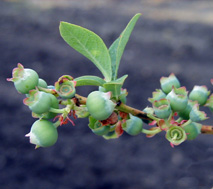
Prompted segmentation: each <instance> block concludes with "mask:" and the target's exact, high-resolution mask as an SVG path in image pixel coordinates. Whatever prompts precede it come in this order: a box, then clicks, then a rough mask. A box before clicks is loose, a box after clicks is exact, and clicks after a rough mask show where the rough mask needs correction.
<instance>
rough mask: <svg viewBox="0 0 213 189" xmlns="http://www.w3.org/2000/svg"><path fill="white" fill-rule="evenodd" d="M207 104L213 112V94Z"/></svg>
mask: <svg viewBox="0 0 213 189" xmlns="http://www.w3.org/2000/svg"><path fill="white" fill-rule="evenodd" d="M205 106H207V107H209V109H210V110H211V111H212V112H213V94H211V96H210V97H209V99H208V100H207V102H206V104H205Z"/></svg>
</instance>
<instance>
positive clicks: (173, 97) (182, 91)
mask: <svg viewBox="0 0 213 189" xmlns="http://www.w3.org/2000/svg"><path fill="white" fill-rule="evenodd" d="M166 98H167V99H168V100H169V102H170V105H171V108H172V110H173V111H175V112H178V111H182V110H184V109H185V108H186V106H187V103H188V97H187V91H186V88H185V87H180V88H178V89H177V88H175V87H173V89H172V91H171V92H170V93H169V94H168V95H167V96H166Z"/></svg>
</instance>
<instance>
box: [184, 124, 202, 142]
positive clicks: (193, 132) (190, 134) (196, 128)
mask: <svg viewBox="0 0 213 189" xmlns="http://www.w3.org/2000/svg"><path fill="white" fill-rule="evenodd" d="M201 127H202V125H201V124H199V123H195V122H192V123H190V124H188V125H186V126H184V128H183V129H184V130H185V132H186V134H187V140H194V139H195V138H197V136H198V135H199V134H200V130H201Z"/></svg>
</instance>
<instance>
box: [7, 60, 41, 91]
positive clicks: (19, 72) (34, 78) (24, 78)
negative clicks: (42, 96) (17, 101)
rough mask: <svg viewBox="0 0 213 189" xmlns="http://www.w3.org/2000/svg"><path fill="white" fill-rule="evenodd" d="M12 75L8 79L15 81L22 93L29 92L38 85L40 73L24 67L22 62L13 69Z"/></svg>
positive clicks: (17, 88) (16, 86)
mask: <svg viewBox="0 0 213 189" xmlns="http://www.w3.org/2000/svg"><path fill="white" fill-rule="evenodd" d="M12 75H13V77H12V78H10V79H7V81H12V82H14V86H15V88H16V90H17V91H18V92H20V93H22V94H27V93H28V92H29V91H30V90H32V89H35V87H36V86H37V85H38V79H39V77H38V74H37V73H36V72H35V71H34V70H32V69H28V68H24V66H23V65H22V64H20V63H18V66H17V68H14V69H13V73H12Z"/></svg>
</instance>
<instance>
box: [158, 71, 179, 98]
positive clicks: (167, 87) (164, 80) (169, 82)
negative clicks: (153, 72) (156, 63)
mask: <svg viewBox="0 0 213 189" xmlns="http://www.w3.org/2000/svg"><path fill="white" fill-rule="evenodd" d="M160 84H161V88H162V90H163V92H165V93H166V94H168V93H169V92H170V91H171V90H172V87H175V88H179V87H180V82H179V80H178V79H177V78H176V76H175V75H174V74H173V73H171V74H170V75H169V77H161V79H160Z"/></svg>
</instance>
